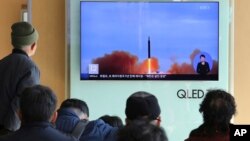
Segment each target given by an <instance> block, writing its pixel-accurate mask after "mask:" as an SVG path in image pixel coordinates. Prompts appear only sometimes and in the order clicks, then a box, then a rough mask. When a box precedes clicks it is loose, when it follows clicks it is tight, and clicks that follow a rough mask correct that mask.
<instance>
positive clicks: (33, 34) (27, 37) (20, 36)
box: [11, 22, 38, 49]
mask: <svg viewBox="0 0 250 141" xmlns="http://www.w3.org/2000/svg"><path fill="white" fill-rule="evenodd" d="M11 30H12V32H11V43H12V45H13V46H14V48H18V49H21V48H23V47H25V46H27V45H31V44H33V43H35V42H37V40H38V32H37V30H36V29H35V28H34V27H33V26H32V25H31V24H30V23H28V22H17V23H14V24H13V25H12V26H11Z"/></svg>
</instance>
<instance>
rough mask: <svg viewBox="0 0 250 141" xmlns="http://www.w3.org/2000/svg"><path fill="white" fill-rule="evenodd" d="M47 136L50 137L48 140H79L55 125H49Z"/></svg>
mask: <svg viewBox="0 0 250 141" xmlns="http://www.w3.org/2000/svg"><path fill="white" fill-rule="evenodd" d="M45 136H47V137H48V140H46V141H77V139H76V138H75V137H73V136H72V135H71V134H65V133H62V132H60V131H59V130H57V129H55V128H53V127H49V129H48V130H47V133H45Z"/></svg>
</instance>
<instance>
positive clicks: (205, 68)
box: [196, 54, 210, 75]
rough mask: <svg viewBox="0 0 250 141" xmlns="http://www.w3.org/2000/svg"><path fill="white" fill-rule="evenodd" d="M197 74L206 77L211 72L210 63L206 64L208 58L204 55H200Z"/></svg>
mask: <svg viewBox="0 0 250 141" xmlns="http://www.w3.org/2000/svg"><path fill="white" fill-rule="evenodd" d="M196 72H197V73H198V74H201V75H206V74H208V73H209V72H210V67H209V64H208V62H206V56H205V55H204V54H201V55H200V62H199V63H198V65H197V69H196Z"/></svg>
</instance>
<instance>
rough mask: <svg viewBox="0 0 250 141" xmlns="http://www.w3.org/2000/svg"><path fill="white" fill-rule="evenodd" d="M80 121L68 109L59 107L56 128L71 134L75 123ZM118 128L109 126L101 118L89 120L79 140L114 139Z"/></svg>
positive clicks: (103, 140)
mask: <svg viewBox="0 0 250 141" xmlns="http://www.w3.org/2000/svg"><path fill="white" fill-rule="evenodd" d="M79 121H80V119H79V118H78V117H77V115H76V114H75V113H74V112H73V111H72V110H70V109H60V110H59V111H58V118H57V121H56V128H57V129H59V130H60V131H63V132H65V133H68V134H71V133H72V131H73V129H74V127H75V126H76V124H77V123H78V122H79ZM117 130H118V128H115V127H111V126H110V125H109V124H106V123H105V122H104V121H103V120H101V119H98V120H94V121H90V122H89V123H88V125H87V126H86V128H85V130H84V132H83V134H82V135H81V137H80V141H115V139H116V133H117Z"/></svg>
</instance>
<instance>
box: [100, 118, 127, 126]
mask: <svg viewBox="0 0 250 141" xmlns="http://www.w3.org/2000/svg"><path fill="white" fill-rule="evenodd" d="M100 119H102V120H103V121H104V122H105V123H108V124H109V125H110V126H112V127H118V128H121V127H123V123H122V120H121V118H120V117H118V116H109V115H104V116H102V117H100Z"/></svg>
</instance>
